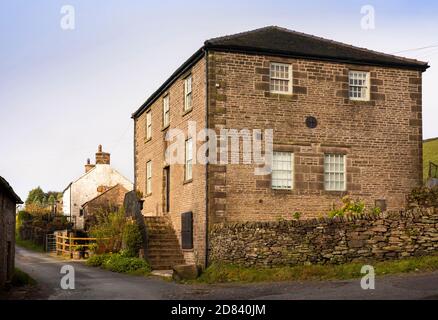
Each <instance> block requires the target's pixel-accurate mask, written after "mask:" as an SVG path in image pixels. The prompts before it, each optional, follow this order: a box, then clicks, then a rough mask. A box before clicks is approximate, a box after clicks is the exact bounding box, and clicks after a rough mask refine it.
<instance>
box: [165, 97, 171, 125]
mask: <svg viewBox="0 0 438 320" xmlns="http://www.w3.org/2000/svg"><path fill="white" fill-rule="evenodd" d="M169 123H170V106H169V95H166V96H165V97H164V98H163V127H167V126H168V125H169Z"/></svg>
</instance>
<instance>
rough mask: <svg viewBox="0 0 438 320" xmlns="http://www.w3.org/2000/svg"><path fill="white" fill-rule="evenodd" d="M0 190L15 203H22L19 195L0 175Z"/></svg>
mask: <svg viewBox="0 0 438 320" xmlns="http://www.w3.org/2000/svg"><path fill="white" fill-rule="evenodd" d="M0 192H4V193H5V194H6V195H7V196H8V197H9V198H11V199H12V200H14V201H15V203H17V204H22V203H23V201H21V199H20V197H19V196H18V195H17V194H16V193H15V191H14V189H12V187H11V186H10V185H9V183H8V182H7V181H6V179H4V178H3V177H1V176H0Z"/></svg>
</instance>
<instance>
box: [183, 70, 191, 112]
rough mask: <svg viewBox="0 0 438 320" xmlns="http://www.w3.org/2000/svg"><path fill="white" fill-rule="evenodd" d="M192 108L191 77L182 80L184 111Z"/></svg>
mask: <svg viewBox="0 0 438 320" xmlns="http://www.w3.org/2000/svg"><path fill="white" fill-rule="evenodd" d="M191 108H192V75H189V76H188V77H187V78H185V79H184V110H185V111H187V110H190V109H191Z"/></svg>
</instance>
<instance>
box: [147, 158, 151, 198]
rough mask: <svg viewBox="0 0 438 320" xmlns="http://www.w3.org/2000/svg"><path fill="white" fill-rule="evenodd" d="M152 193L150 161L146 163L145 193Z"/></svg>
mask: <svg viewBox="0 0 438 320" xmlns="http://www.w3.org/2000/svg"><path fill="white" fill-rule="evenodd" d="M151 193H152V161H148V162H147V163H146V194H151Z"/></svg>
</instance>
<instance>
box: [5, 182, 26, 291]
mask: <svg viewBox="0 0 438 320" xmlns="http://www.w3.org/2000/svg"><path fill="white" fill-rule="evenodd" d="M22 203H23V202H22V201H21V199H20V197H19V196H17V194H16V193H15V192H14V190H13V189H12V187H11V186H10V185H9V183H8V182H7V181H6V180H5V179H4V178H3V177H1V176H0V287H3V286H4V285H5V284H6V283H7V282H8V281H10V280H11V278H12V274H13V271H14V267H15V263H14V260H15V213H16V205H17V204H22Z"/></svg>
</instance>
